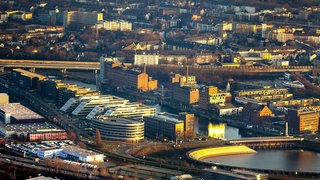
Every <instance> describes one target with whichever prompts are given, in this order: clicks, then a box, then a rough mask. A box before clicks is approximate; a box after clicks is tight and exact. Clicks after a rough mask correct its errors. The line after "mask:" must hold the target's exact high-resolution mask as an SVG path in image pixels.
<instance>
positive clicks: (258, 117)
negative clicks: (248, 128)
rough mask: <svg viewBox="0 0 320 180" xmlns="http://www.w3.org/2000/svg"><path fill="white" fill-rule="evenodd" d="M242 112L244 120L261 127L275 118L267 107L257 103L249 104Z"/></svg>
mask: <svg viewBox="0 0 320 180" xmlns="http://www.w3.org/2000/svg"><path fill="white" fill-rule="evenodd" d="M242 112H243V119H244V120H246V121H250V122H251V123H253V124H260V125H262V124H269V123H270V122H269V120H270V119H269V118H270V117H273V116H274V114H273V113H272V111H271V110H270V109H269V108H268V107H267V106H266V105H261V104H255V103H247V104H246V106H245V107H244V109H243V111H242Z"/></svg>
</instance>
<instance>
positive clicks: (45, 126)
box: [0, 122, 64, 133]
mask: <svg viewBox="0 0 320 180" xmlns="http://www.w3.org/2000/svg"><path fill="white" fill-rule="evenodd" d="M0 127H1V128H3V129H5V130H6V131H15V132H33V133H38V132H48V131H64V130H63V129H60V128H59V127H58V126H55V125H53V124H50V123H47V122H44V123H27V124H1V125H0Z"/></svg>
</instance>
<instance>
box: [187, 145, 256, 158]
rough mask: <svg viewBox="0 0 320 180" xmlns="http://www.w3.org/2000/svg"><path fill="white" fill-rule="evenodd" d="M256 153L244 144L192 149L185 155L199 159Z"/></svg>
mask: <svg viewBox="0 0 320 180" xmlns="http://www.w3.org/2000/svg"><path fill="white" fill-rule="evenodd" d="M250 153H256V151H255V150H253V149H250V148H248V147H246V146H242V145H241V146H222V147H214V148H205V149H199V150H194V151H191V152H188V153H187V156H188V157H189V158H191V159H193V160H198V161H201V160H202V159H204V158H207V157H214V156H224V155H234V154H250Z"/></svg>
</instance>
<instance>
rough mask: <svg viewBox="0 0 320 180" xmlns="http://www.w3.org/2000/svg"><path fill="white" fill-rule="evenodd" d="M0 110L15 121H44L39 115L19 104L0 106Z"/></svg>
mask: <svg viewBox="0 0 320 180" xmlns="http://www.w3.org/2000/svg"><path fill="white" fill-rule="evenodd" d="M0 110H1V111H3V112H4V113H6V114H10V115H11V117H14V118H15V119H17V120H23V119H44V117H42V116H41V115H39V114H37V113H35V112H34V111H32V110H30V109H29V108H27V107H25V106H23V105H22V104H20V103H9V104H0Z"/></svg>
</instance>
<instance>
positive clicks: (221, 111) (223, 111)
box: [213, 103, 243, 116]
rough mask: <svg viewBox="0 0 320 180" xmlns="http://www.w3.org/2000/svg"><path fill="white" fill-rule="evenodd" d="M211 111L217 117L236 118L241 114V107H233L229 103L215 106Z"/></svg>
mask: <svg viewBox="0 0 320 180" xmlns="http://www.w3.org/2000/svg"><path fill="white" fill-rule="evenodd" d="M213 110H214V111H215V112H216V114H217V115H218V116H238V115H239V114H240V113H241V112H242V110H243V107H235V106H234V105H232V104H231V103H225V104H215V105H214V106H213Z"/></svg>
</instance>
